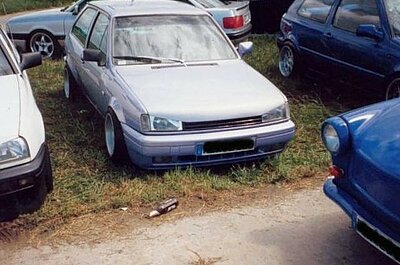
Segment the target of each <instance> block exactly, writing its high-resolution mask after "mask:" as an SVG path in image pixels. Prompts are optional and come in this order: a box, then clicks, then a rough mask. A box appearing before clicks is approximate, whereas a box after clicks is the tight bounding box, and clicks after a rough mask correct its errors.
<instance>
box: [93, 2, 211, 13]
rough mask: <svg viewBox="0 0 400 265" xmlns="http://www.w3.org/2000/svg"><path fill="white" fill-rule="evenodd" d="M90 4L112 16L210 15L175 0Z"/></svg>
mask: <svg viewBox="0 0 400 265" xmlns="http://www.w3.org/2000/svg"><path fill="white" fill-rule="evenodd" d="M88 5H89V6H95V7H98V8H100V9H102V10H103V11H104V12H106V13H108V14H109V15H110V16H112V17H123V16H136V15H155V14H157V15H163V14H177V15H208V13H207V12H205V11H203V10H201V9H198V8H196V7H194V6H192V5H190V4H186V3H182V2H179V1H175V0H133V1H126V0H119V1H117V0H111V1H93V2H89V3H88Z"/></svg>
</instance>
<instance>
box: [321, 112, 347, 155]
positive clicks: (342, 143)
mask: <svg viewBox="0 0 400 265" xmlns="http://www.w3.org/2000/svg"><path fill="white" fill-rule="evenodd" d="M321 137H322V141H323V142H324V145H325V147H326V149H328V151H329V152H331V153H332V154H333V155H337V154H339V153H344V152H346V151H347V150H348V148H349V146H350V133H349V129H348V127H347V124H346V122H345V121H344V120H343V119H342V118H340V117H333V118H330V119H328V120H326V121H325V123H324V124H323V125H322V131H321Z"/></svg>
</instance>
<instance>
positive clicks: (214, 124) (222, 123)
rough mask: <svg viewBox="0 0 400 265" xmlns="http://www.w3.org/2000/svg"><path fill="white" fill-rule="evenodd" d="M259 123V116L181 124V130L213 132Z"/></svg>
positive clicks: (260, 120)
mask: <svg viewBox="0 0 400 265" xmlns="http://www.w3.org/2000/svg"><path fill="white" fill-rule="evenodd" d="M261 123H262V118H261V116H255V117H247V118H239V119H230V120H219V121H200V122H183V130H184V131H201V130H213V129H224V128H232V127H243V126H253V125H258V124H261Z"/></svg>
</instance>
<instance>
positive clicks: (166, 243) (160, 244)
mask: <svg viewBox="0 0 400 265" xmlns="http://www.w3.org/2000/svg"><path fill="white" fill-rule="evenodd" d="M321 183H322V181H320V180H318V181H314V182H313V183H312V184H307V185H305V184H304V181H303V183H302V184H301V185H303V186H306V188H304V187H303V188H300V189H298V188H296V189H294V190H292V188H291V187H292V186H293V184H291V185H289V186H285V185H284V186H277V187H274V188H273V189H274V190H275V191H272V193H271V192H270V191H267V190H266V193H265V196H260V198H259V199H256V200H249V201H247V202H245V203H239V204H242V205H243V206H240V207H231V208H230V209H228V208H226V209H224V207H213V209H212V210H211V211H208V210H207V209H203V208H201V207H200V208H199V205H197V206H196V208H195V209H191V210H192V211H191V213H190V214H187V210H188V208H187V206H188V205H186V206H182V207H180V209H178V210H177V211H174V212H171V213H169V214H167V215H165V216H163V217H161V218H156V219H150V220H148V219H145V218H139V219H135V218H132V219H129V217H130V216H131V215H129V213H125V212H123V211H122V210H121V213H118V216H121V215H123V216H125V217H124V218H118V216H117V215H115V214H114V215H113V214H110V215H108V222H109V224H110V225H111V226H110V227H111V228H109V229H110V230H112V229H116V230H118V228H119V230H120V231H119V233H113V234H110V233H109V231H108V230H107V226H104V222H105V221H106V222H107V219H98V221H97V219H96V218H91V219H89V221H90V220H91V221H90V222H87V220H86V222H83V221H82V222H81V223H80V222H79V221H78V222H76V223H75V225H72V226H70V227H68V229H67V228H66V230H68V231H69V237H65V234H63V231H60V234H59V236H60V238H58V237H57V235H56V236H52V237H47V238H46V237H43V238H36V240H35V241H29V244H27V243H26V242H24V241H23V240H20V241H19V242H12V243H7V244H3V245H2V246H1V250H0V256H1V257H2V261H1V263H2V264H9V265H14V264H29V265H32V264H58V265H64V264H65V265H67V264H68V265H70V264H115V265H116V264H139V265H140V264H143V265H144V264H176V265H179V264H248V265H250V264H284V265H297V264H298V265H300V264H308V265H311V264H364V265H373V264H376V265H378V264H379V265H381V264H387V265H391V264H394V263H393V262H392V261H391V260H390V259H389V258H387V257H386V256H385V255H383V254H382V253H380V252H379V251H377V250H375V249H374V248H373V247H372V246H370V245H369V244H368V243H367V242H365V241H364V240H363V239H361V238H360V237H359V236H358V235H357V234H356V233H355V232H353V231H352V230H351V229H350V227H349V226H350V220H349V218H347V216H345V214H344V213H343V212H342V211H341V210H340V208H339V207H338V206H336V205H335V204H333V203H332V202H331V201H329V200H328V199H327V198H326V197H325V196H324V195H323V192H322V190H321ZM220 206H221V205H220ZM231 206H234V205H232V204H231ZM226 207H228V206H226ZM127 217H128V218H127ZM83 224H85V225H83ZM71 227H72V228H71ZM88 227H89V228H88ZM99 229H100V230H102V231H103V232H100V233H99ZM114 232H115V231H114ZM61 238H63V239H61ZM66 238H67V239H66ZM64 239H66V240H64ZM33 242H34V243H33Z"/></svg>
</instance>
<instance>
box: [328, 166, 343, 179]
mask: <svg viewBox="0 0 400 265" xmlns="http://www.w3.org/2000/svg"><path fill="white" fill-rule="evenodd" d="M329 174H331V175H332V176H334V177H335V178H341V177H343V175H344V171H343V169H341V168H340V167H338V166H330V167H329Z"/></svg>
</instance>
